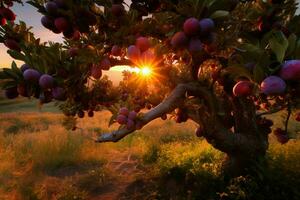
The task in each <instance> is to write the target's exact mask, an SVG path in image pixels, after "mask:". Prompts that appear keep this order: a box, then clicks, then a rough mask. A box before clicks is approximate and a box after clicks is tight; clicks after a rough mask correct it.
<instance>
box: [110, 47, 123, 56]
mask: <svg viewBox="0 0 300 200" xmlns="http://www.w3.org/2000/svg"><path fill="white" fill-rule="evenodd" d="M121 54H122V49H121V48H120V47H119V46H118V45H114V46H113V47H112V48H111V55H113V56H121Z"/></svg>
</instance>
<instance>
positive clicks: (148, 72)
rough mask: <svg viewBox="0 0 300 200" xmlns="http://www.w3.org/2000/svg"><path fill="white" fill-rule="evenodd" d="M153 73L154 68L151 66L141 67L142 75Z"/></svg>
mask: <svg viewBox="0 0 300 200" xmlns="http://www.w3.org/2000/svg"><path fill="white" fill-rule="evenodd" d="M151 73H152V70H151V68H150V67H149V66H143V67H142V68H141V69H140V74H141V75H142V76H150V75H151Z"/></svg>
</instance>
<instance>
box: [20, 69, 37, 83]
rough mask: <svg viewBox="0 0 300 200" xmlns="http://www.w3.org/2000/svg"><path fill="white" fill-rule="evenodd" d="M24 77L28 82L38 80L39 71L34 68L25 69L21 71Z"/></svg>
mask: <svg viewBox="0 0 300 200" xmlns="http://www.w3.org/2000/svg"><path fill="white" fill-rule="evenodd" d="M23 76H24V79H25V80H26V81H29V82H38V80H39V79H40V77H41V74H40V72H38V71H37V70H35V69H27V70H25V71H24V73H23Z"/></svg>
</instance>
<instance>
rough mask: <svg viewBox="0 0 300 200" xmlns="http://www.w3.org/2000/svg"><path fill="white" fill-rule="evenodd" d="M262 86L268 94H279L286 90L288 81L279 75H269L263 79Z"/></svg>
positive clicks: (262, 90)
mask: <svg viewBox="0 0 300 200" xmlns="http://www.w3.org/2000/svg"><path fill="white" fill-rule="evenodd" d="M260 88H261V92H262V93H264V94H266V95H278V94H283V93H284V92H285V89H286V83H285V82H284V80H282V79H281V78H280V77H278V76H269V77H267V78H266V79H265V80H263V81H262V83H261V85H260Z"/></svg>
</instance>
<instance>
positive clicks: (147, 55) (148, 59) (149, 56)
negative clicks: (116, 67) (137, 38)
mask: <svg viewBox="0 0 300 200" xmlns="http://www.w3.org/2000/svg"><path fill="white" fill-rule="evenodd" d="M141 60H142V62H143V63H146V64H150V65H151V64H153V63H154V61H155V55H154V53H153V52H152V51H151V50H150V49H148V50H147V51H144V52H143V53H142V55H141Z"/></svg>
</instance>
